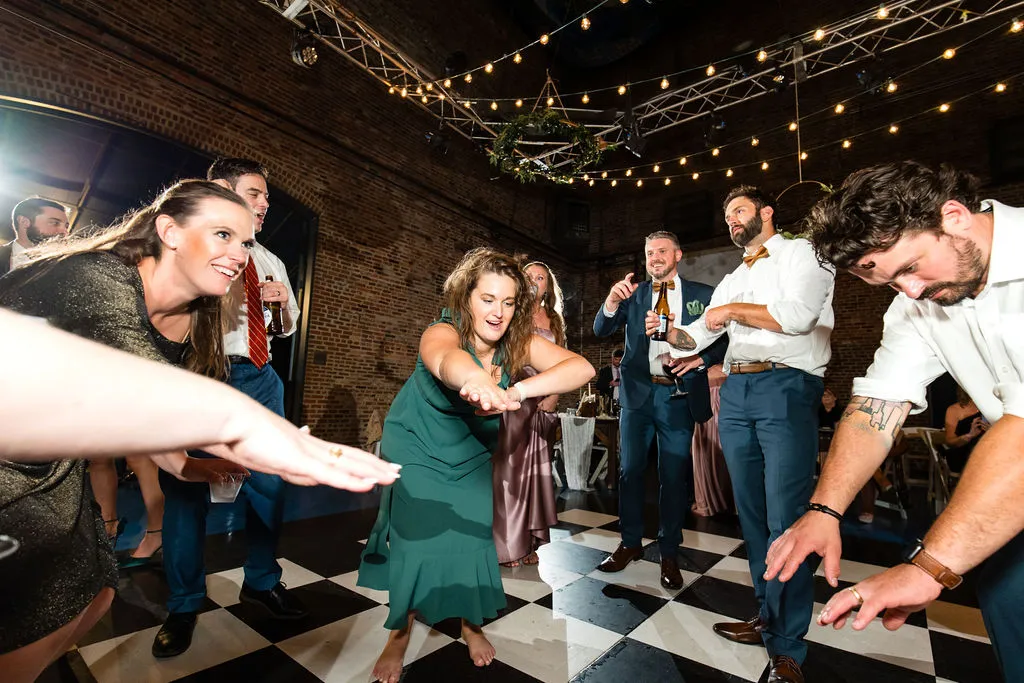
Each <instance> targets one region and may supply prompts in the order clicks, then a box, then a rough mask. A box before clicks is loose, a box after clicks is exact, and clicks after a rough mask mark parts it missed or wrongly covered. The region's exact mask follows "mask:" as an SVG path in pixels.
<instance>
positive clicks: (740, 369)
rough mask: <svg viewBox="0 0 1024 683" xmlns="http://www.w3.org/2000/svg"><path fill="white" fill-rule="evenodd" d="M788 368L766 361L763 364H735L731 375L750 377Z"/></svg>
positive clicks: (730, 368)
mask: <svg viewBox="0 0 1024 683" xmlns="http://www.w3.org/2000/svg"><path fill="white" fill-rule="evenodd" d="M788 367H789V366H788V365H786V364H785V363H772V362H771V361H764V362H762V363H733V364H732V365H730V366H729V374H732V375H749V374H752V373H755V372H768V371H769V370H775V369H776V368H788Z"/></svg>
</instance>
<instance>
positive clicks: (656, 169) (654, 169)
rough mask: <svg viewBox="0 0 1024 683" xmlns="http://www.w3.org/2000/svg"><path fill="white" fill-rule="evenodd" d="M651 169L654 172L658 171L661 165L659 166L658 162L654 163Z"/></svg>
mask: <svg viewBox="0 0 1024 683" xmlns="http://www.w3.org/2000/svg"><path fill="white" fill-rule="evenodd" d="M651 170H652V171H654V172H655V173H658V172H659V171H661V166H659V165H658V164H655V165H654V168H652V169H651Z"/></svg>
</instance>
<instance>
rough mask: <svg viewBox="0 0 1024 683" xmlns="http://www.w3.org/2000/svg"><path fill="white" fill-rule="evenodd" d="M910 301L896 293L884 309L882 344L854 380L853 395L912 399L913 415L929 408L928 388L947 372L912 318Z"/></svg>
mask: <svg viewBox="0 0 1024 683" xmlns="http://www.w3.org/2000/svg"><path fill="white" fill-rule="evenodd" d="M910 314H911V311H910V307H909V306H908V305H907V300H906V299H905V298H904V297H903V296H902V295H900V296H897V297H896V298H895V299H893V302H892V303H891V304H890V305H889V310H888V311H886V312H885V318H884V323H885V331H884V332H883V333H882V343H881V345H880V346H879V347H878V350H877V351H875V360H874V362H872V363H871V367H869V368H868V371H867V374H866V375H865V376H864V377H858V378H857V379H855V380H853V395H854V396H864V397H867V398H877V399H880V400H883V401H897V402H901V403H902V402H904V401H909V402H910V403H911V404H913V405H912V407H911V410H910V412H911V414H915V415H916V414H917V413H920V412H923V411H924V410H925V409H926V408H927V407H928V399H927V397H926V390H927V388H928V385H929V384H931V383H932V382H933V381H934V380H935V379H936V378H937V377H939V376H940V375H941V374H942V373H943V372H945V371H946V369H945V367H943V365H942V362H941V360H940V359H939V358H938V356H936V355H935V352H934V351H933V350H932V348H931V346H929V345H928V343H927V342H926V341H925V339H924V337H922V336H921V333H920V332H918V330H917V328H915V327H914V324H913V323H912V322H911V320H910V317H909V316H910Z"/></svg>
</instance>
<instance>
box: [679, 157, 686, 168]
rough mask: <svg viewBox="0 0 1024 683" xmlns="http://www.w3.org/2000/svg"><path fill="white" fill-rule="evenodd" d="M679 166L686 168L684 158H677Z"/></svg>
mask: <svg viewBox="0 0 1024 683" xmlns="http://www.w3.org/2000/svg"><path fill="white" fill-rule="evenodd" d="M679 165H680V166H686V157H679Z"/></svg>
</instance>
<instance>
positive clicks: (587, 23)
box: [580, 14, 590, 31]
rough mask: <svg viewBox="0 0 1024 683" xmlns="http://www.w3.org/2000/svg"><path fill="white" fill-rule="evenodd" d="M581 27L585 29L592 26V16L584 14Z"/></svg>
mask: <svg viewBox="0 0 1024 683" xmlns="http://www.w3.org/2000/svg"><path fill="white" fill-rule="evenodd" d="M580 28H581V29H583V30H584V31H586V30H588V29H589V28H590V17H588V16H587V15H586V14H584V15H583V18H582V19H581V20H580Z"/></svg>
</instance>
